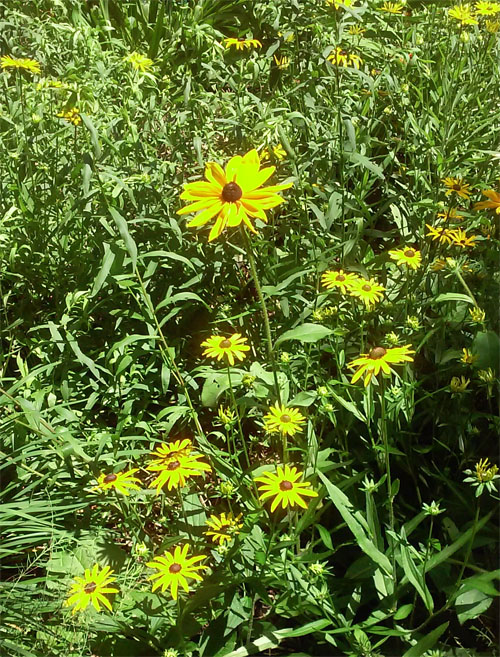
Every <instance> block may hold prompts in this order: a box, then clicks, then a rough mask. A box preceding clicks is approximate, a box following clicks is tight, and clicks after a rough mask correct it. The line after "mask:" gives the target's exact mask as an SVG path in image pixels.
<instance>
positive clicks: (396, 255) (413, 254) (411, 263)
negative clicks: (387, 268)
mask: <svg viewBox="0 0 500 657" xmlns="http://www.w3.org/2000/svg"><path fill="white" fill-rule="evenodd" d="M389 256H390V257H391V258H392V260H395V261H396V264H397V265H406V266H407V267H410V268H411V269H418V268H419V267H420V265H421V263H422V254H421V253H420V251H416V250H415V249H412V248H405V249H395V250H394V251H389Z"/></svg>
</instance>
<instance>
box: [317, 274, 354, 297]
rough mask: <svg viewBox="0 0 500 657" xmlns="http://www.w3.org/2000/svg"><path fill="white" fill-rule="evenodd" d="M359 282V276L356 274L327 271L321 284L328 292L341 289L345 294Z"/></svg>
mask: <svg viewBox="0 0 500 657" xmlns="http://www.w3.org/2000/svg"><path fill="white" fill-rule="evenodd" d="M358 280H359V276H356V274H351V273H347V272H345V271H344V270H342V269H341V270H340V271H331V270H328V271H325V273H324V274H323V276H322V277H321V282H322V283H323V285H324V286H325V287H326V288H327V289H328V290H333V288H339V290H340V291H341V292H342V293H343V294H345V293H346V292H348V291H349V290H350V289H351V288H352V286H353V285H354V283H355V282H356V281H358Z"/></svg>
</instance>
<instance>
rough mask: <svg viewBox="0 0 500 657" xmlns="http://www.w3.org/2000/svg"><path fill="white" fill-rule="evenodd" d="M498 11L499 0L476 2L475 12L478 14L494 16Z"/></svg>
mask: <svg viewBox="0 0 500 657" xmlns="http://www.w3.org/2000/svg"><path fill="white" fill-rule="evenodd" d="M498 13H500V2H489V1H488V0H480V1H479V2H476V14H477V15H478V16H494V15H495V14H498Z"/></svg>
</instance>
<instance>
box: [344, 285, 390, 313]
mask: <svg viewBox="0 0 500 657" xmlns="http://www.w3.org/2000/svg"><path fill="white" fill-rule="evenodd" d="M384 290H385V287H384V286H383V285H380V283H377V281H376V280H375V279H374V278H370V279H369V280H366V279H364V278H358V279H357V280H356V281H354V283H353V284H352V286H351V289H350V294H351V296H353V297H357V298H358V299H360V300H361V301H362V302H363V303H364V304H365V305H366V307H367V308H369V307H370V306H374V305H375V304H376V303H378V302H379V301H380V299H382V297H383V296H384V294H383V293H384Z"/></svg>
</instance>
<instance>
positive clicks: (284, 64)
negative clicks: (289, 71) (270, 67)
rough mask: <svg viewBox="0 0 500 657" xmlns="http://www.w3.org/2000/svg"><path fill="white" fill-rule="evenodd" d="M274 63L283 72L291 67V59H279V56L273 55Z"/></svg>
mask: <svg viewBox="0 0 500 657" xmlns="http://www.w3.org/2000/svg"><path fill="white" fill-rule="evenodd" d="M273 59H274V63H275V64H276V66H277V67H278V68H280V69H281V70H283V69H285V68H288V67H289V66H290V57H285V56H284V55H283V57H278V56H277V55H273Z"/></svg>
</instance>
